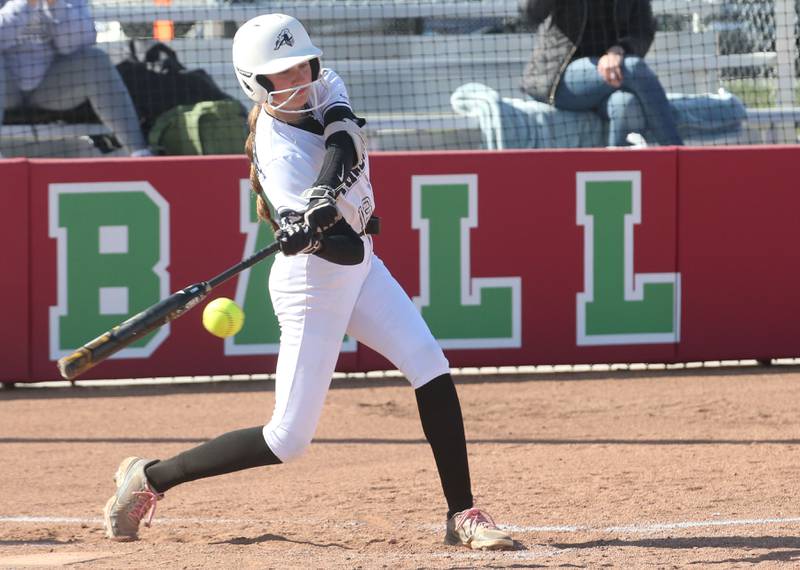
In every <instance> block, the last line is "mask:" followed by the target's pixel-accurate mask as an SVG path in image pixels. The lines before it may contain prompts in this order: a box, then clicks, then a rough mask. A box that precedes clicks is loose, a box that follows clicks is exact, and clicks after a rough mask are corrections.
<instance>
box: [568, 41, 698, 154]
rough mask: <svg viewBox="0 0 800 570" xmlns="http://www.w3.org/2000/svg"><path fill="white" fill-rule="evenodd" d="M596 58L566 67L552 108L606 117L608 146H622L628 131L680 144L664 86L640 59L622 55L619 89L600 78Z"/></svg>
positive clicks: (577, 61) (659, 140)
mask: <svg viewBox="0 0 800 570" xmlns="http://www.w3.org/2000/svg"><path fill="white" fill-rule="evenodd" d="M597 61H598V58H596V57H583V58H580V59H576V60H575V61H573V62H572V63H570V64H569V65H568V66H567V69H566V70H565V71H564V76H563V77H562V78H561V82H560V83H559V85H558V89H557V90H556V97H555V106H556V108H558V109H566V110H569V111H589V110H592V111H595V112H596V113H598V114H599V115H600V116H601V117H603V118H604V119H607V120H608V146H626V145H627V144H628V143H627V140H626V139H627V136H628V133H639V134H644V133H645V132H646V133H647V134H648V135H649V136H650V137H651V138H654V139H655V141H656V142H657V143H658V144H660V145H682V144H683V139H682V138H681V136H680V135H679V134H678V129H677V127H676V125H675V120H674V119H673V117H672V109H671V107H670V106H669V102H668V101H667V95H666V93H664V88H663V87H662V86H661V83H660V82H659V80H658V77H656V74H655V73H653V71H652V70H651V69H650V68H649V67H648V66H647V64H646V63H645V62H644V60H643V59H642V58H640V57H636V56H625V57H624V58H623V63H622V87H620V88H619V89H617V88H616V87H612V86H611V85H609V84H608V83H606V82H605V81H603V78H602V77H600V74H599V73H598V72H597Z"/></svg>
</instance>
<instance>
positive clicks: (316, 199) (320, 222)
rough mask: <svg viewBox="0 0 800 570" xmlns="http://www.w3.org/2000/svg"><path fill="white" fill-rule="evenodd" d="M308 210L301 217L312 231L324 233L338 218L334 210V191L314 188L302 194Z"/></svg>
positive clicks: (328, 187) (326, 188)
mask: <svg viewBox="0 0 800 570" xmlns="http://www.w3.org/2000/svg"><path fill="white" fill-rule="evenodd" d="M303 197H305V198H308V208H307V209H306V211H305V213H304V214H303V217H304V218H305V221H306V224H307V225H308V227H310V228H312V229H318V230H320V231H325V230H327V229H328V228H329V227H331V226H332V225H333V224H335V223H336V221H337V220H338V219H339V218H340V216H339V210H337V209H336V191H335V190H334V189H333V188H331V187H330V186H314V187H312V188H309V189H308V190H305V191H304V192H303Z"/></svg>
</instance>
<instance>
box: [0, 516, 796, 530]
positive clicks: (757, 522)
mask: <svg viewBox="0 0 800 570" xmlns="http://www.w3.org/2000/svg"><path fill="white" fill-rule="evenodd" d="M156 520H157V523H160V524H166V525H171V524H172V525H183V524H212V525H214V524H217V525H242V524H244V525H251V524H259V525H264V524H266V521H263V520H258V519H230V518H191V517H189V518H167V517H164V518H162V517H159V518H157V519H156ZM271 522H272V523H273V524H274V523H275V522H279V521H274V520H272V521H271ZM293 522H298V521H297V520H293ZM309 522H310V521H309ZM317 522H319V521H317ZM2 523H6V524H13V523H17V524H64V525H102V524H103V519H102V518H101V517H56V516H26V515H19V516H0V524H2ZM798 523H800V517H788V518H763V519H723V520H701V521H680V522H668V523H656V522H649V523H631V524H626V525H611V526H592V525H548V526H519V525H509V524H500V525H498V526H499V527H500V528H501V529H504V530H507V531H509V532H559V533H576V532H603V533H628V534H637V533H653V532H658V531H663V530H680V529H692V528H711V527H724V526H762V525H785V524H798ZM338 524H340V525H341V524H347V523H346V522H344V521H339V523H338ZM350 524H353V525H358V524H360V523H359V521H351V522H350ZM426 528H430V529H431V530H433V529H437V530H440V529H441V528H443V525H427V526H426Z"/></svg>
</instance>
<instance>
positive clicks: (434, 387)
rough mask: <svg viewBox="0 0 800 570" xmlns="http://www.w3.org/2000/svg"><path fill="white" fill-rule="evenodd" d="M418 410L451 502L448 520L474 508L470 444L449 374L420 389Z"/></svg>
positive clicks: (417, 393)
mask: <svg viewBox="0 0 800 570" xmlns="http://www.w3.org/2000/svg"><path fill="white" fill-rule="evenodd" d="M415 394H416V396H417V408H418V409H419V417H420V420H422V431H424V432H425V437H426V438H427V440H428V443H430V444H431V449H432V450H433V457H434V459H435V460H436V468H437V469H438V471H439V478H440V479H441V481H442V490H443V491H444V496H445V498H446V499H447V508H448V513H447V518H448V519H449V518H450V517H452V516H453V514H455V513H457V512H458V511H463V510H464V509H469V508H471V507H472V489H471V485H470V480H469V462H468V460H467V442H466V438H465V437H464V420H463V418H462V417H461V404H460V403H459V401H458V394H457V393H456V387H455V386H454V385H453V379H452V378H451V376H450V375H449V374H443V375H441V376H437V377H436V378H434V379H433V380H431V381H430V382H428V383H427V384H425V385H424V386H422V387H420V388H417V389H416V391H415Z"/></svg>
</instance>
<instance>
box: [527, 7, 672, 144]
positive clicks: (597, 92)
mask: <svg viewBox="0 0 800 570" xmlns="http://www.w3.org/2000/svg"><path fill="white" fill-rule="evenodd" d="M520 7H521V9H522V11H523V14H524V15H525V17H526V18H527V20H528V22H529V23H530V24H531V25H532V26H533V28H534V29H536V30H537V31H536V36H535V43H534V50H533V55H532V57H531V61H530V63H529V64H528V66H527V67H526V69H525V73H524V76H523V81H522V84H523V89H524V90H525V91H526V92H527V93H528V94H529V95H531V96H532V97H533V98H534V99H537V100H539V101H542V102H545V103H548V104H550V105H553V106H555V107H556V108H558V109H566V110H570V111H589V110H592V111H595V112H596V113H598V114H600V116H601V117H603V118H604V119H607V120H608V127H609V132H608V146H625V145H627V144H629V143H628V142H627V138H628V134H629V133H639V134H640V135H644V136H645V137H649V138H652V139H654V140H655V142H657V143H659V144H661V145H681V144H683V140H682V139H681V136H680V135H679V134H678V131H677V128H676V125H675V121H674V119H673V116H672V110H671V108H670V106H669V103H668V102H667V97H666V94H665V93H664V88H663V87H662V86H661V83H660V82H659V80H658V77H656V75H655V73H653V71H652V70H651V69H650V67H649V66H648V65H647V64H646V63H645V62H644V57H645V54H646V53H647V51H648V50H649V49H650V45H651V44H652V43H653V37H654V36H655V21H654V19H653V12H652V8H651V6H650V0H557V1H556V0H520Z"/></svg>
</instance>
